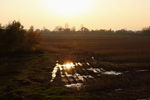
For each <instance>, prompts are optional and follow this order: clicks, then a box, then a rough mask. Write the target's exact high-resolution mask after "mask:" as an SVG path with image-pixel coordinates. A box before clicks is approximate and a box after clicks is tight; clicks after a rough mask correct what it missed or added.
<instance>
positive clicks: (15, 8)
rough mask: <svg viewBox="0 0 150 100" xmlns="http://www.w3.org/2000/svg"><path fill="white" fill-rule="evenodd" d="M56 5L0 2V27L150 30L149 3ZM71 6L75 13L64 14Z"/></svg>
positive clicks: (90, 0)
mask: <svg viewBox="0 0 150 100" xmlns="http://www.w3.org/2000/svg"><path fill="white" fill-rule="evenodd" d="M56 1H57V2H58V3H57V2H53V0H0V23H1V24H2V25H6V24H8V23H9V22H12V21H13V20H17V21H20V22H21V23H22V24H23V25H24V27H25V28H29V27H30V26H31V25H33V26H34V27H35V28H40V29H42V28H43V27H46V28H48V29H50V30H53V29H54V28H55V26H58V25H61V26H64V24H65V23H68V24H69V26H70V27H72V26H76V27H77V28H78V27H80V25H81V24H83V25H84V26H85V27H88V28H89V29H110V28H111V29H114V30H116V29H129V30H130V29H132V30H140V29H142V28H143V27H147V26H150V0H83V2H82V0H75V1H76V2H74V5H73V4H71V3H70V2H69V3H67V1H68V0H56ZM59 1H61V2H59ZM62 1H63V2H64V3H63V2H62ZM72 1H73V0H72ZM53 3H55V4H53ZM80 3H81V4H80ZM57 4H58V5H57ZM62 5H63V6H62ZM58 6H59V7H58ZM60 6H61V8H60ZM72 6H73V7H74V8H72V10H71V9H70V10H69V11H64V10H65V9H68V8H63V7H72ZM61 9H63V10H62V11H60V10H61ZM73 9H77V10H73ZM75 11H79V12H80V13H77V12H75ZM71 12H75V13H76V15H72V14H74V13H71ZM59 13H60V14H59ZM62 13H63V14H62ZM71 15H72V16H71Z"/></svg>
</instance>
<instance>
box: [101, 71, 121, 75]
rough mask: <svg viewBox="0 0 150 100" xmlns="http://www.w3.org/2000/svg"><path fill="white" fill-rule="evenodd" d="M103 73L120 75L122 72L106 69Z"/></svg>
mask: <svg viewBox="0 0 150 100" xmlns="http://www.w3.org/2000/svg"><path fill="white" fill-rule="evenodd" d="M103 74H106V75H120V74H122V73H121V72H116V71H105V72H103Z"/></svg>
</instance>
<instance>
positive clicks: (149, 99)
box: [137, 98, 150, 100]
mask: <svg viewBox="0 0 150 100" xmlns="http://www.w3.org/2000/svg"><path fill="white" fill-rule="evenodd" d="M137 100H150V98H147V99H137Z"/></svg>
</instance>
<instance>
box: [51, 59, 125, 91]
mask: <svg viewBox="0 0 150 100" xmlns="http://www.w3.org/2000/svg"><path fill="white" fill-rule="evenodd" d="M92 59H93V60H95V59H94V57H92ZM58 71H60V74H59V75H60V77H61V80H62V82H64V83H65V86H66V87H68V88H74V87H76V88H77V89H79V88H81V87H82V86H84V85H85V84H84V83H85V82H86V81H88V80H90V79H94V78H95V75H96V76H101V74H106V75H120V74H122V73H121V72H116V71H106V70H105V69H103V68H93V67H92V66H91V65H90V63H89V62H85V63H81V62H75V63H73V62H70V63H65V64H59V62H58V61H56V66H55V67H54V69H53V71H52V79H51V80H50V82H53V81H54V79H55V78H56V77H57V73H58ZM91 72H92V73H91Z"/></svg>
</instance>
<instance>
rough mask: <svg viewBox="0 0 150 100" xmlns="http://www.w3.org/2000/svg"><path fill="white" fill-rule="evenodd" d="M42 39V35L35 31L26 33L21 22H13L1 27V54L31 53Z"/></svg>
mask: <svg viewBox="0 0 150 100" xmlns="http://www.w3.org/2000/svg"><path fill="white" fill-rule="evenodd" d="M41 39H42V38H41V34H40V33H36V32H35V31H34V30H33V29H30V30H28V31H26V30H25V29H23V26H22V25H21V23H20V22H16V21H13V22H12V23H10V24H8V25H7V26H5V27H2V26H1V25H0V54H6V53H12V52H20V51H21V52H22V51H31V50H33V48H34V47H35V46H36V45H37V44H38V43H40V41H41Z"/></svg>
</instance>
